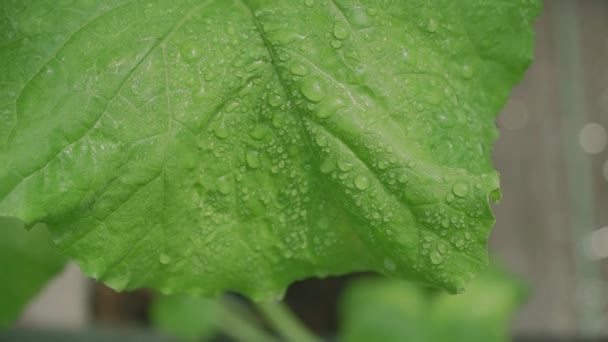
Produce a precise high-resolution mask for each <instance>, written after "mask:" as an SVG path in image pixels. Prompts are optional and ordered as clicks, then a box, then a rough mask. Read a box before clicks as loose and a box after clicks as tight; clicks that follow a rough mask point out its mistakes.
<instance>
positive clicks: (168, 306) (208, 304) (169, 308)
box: [150, 295, 219, 340]
mask: <svg viewBox="0 0 608 342" xmlns="http://www.w3.org/2000/svg"><path fill="white" fill-rule="evenodd" d="M218 305H219V303H218V302H217V301H216V300H210V299H205V298H200V297H191V296H180V295H172V296H158V297H156V299H155V300H154V302H153V303H152V308H151V310H150V314H151V320H152V324H154V326H155V327H156V328H158V329H159V330H161V331H163V332H165V333H167V334H170V335H171V336H175V337H179V338H182V339H185V340H202V339H204V338H207V337H210V336H212V335H213V334H214V333H215V332H216V326H217V323H216V320H217V319H218V314H219V307H218Z"/></svg>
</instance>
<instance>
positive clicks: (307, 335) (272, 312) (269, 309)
mask: <svg viewBox="0 0 608 342" xmlns="http://www.w3.org/2000/svg"><path fill="white" fill-rule="evenodd" d="M256 306H257V308H258V309H259V310H260V312H261V313H262V314H263V315H264V316H265V317H266V318H267V319H268V321H270V323H271V324H272V326H273V327H274V328H275V329H276V330H277V333H278V334H279V335H280V336H281V337H282V338H284V339H285V340H287V341H290V342H319V341H320V339H319V338H318V337H316V336H315V335H314V334H313V333H312V332H310V331H309V330H308V329H307V328H306V327H305V326H304V325H303V324H302V322H300V320H299V319H298V318H297V317H296V316H295V315H294V314H293V313H292V312H291V311H290V310H289V308H287V306H286V305H285V303H283V302H266V303H257V304H256Z"/></svg>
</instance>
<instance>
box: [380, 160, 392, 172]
mask: <svg viewBox="0 0 608 342" xmlns="http://www.w3.org/2000/svg"><path fill="white" fill-rule="evenodd" d="M389 165H390V163H389V161H388V160H384V159H383V160H381V161H379V162H378V168H379V169H380V170H386V168H387V167H388V166H389Z"/></svg>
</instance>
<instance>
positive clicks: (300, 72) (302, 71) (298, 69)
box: [289, 62, 310, 76]
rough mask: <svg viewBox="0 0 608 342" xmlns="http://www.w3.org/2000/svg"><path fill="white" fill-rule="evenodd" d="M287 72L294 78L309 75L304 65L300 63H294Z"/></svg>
mask: <svg viewBox="0 0 608 342" xmlns="http://www.w3.org/2000/svg"><path fill="white" fill-rule="evenodd" d="M289 70H290V71H291V73H292V74H294V75H296V76H306V75H308V74H309V73H310V71H309V70H308V68H307V67H306V65H304V64H302V63H300V62H294V63H293V64H292V65H291V68H289Z"/></svg>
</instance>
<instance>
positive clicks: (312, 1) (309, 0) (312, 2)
mask: <svg viewBox="0 0 608 342" xmlns="http://www.w3.org/2000/svg"><path fill="white" fill-rule="evenodd" d="M304 5H306V7H312V6H314V5H315V0H304Z"/></svg>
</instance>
